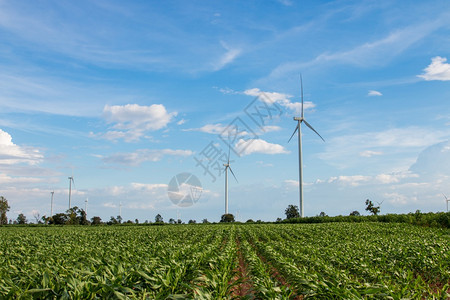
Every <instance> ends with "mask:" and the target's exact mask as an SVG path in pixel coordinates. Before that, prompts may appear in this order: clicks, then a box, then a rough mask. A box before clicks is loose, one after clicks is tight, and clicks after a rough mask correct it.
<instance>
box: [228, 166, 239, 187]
mask: <svg viewBox="0 0 450 300" xmlns="http://www.w3.org/2000/svg"><path fill="white" fill-rule="evenodd" d="M228 168H229V169H230V172H231V174H233V177H234V179H235V180H236V182H237V183H239V181H238V180H237V178H236V175H234V172H233V170H232V169H231V167H228Z"/></svg>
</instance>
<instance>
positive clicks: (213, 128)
mask: <svg viewBox="0 0 450 300" xmlns="http://www.w3.org/2000/svg"><path fill="white" fill-rule="evenodd" d="M226 128H227V126H225V125H223V124H220V123H217V124H206V125H204V126H202V127H200V128H188V129H183V131H199V132H205V133H210V134H220V133H222V132H224V131H225V129H226Z"/></svg>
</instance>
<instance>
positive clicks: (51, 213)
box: [50, 191, 55, 217]
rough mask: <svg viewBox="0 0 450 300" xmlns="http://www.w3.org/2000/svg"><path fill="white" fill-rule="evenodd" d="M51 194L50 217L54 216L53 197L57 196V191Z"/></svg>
mask: <svg viewBox="0 0 450 300" xmlns="http://www.w3.org/2000/svg"><path fill="white" fill-rule="evenodd" d="M50 194H52V201H51V204H50V217H52V216H53V195H54V194H55V191H51V192H50Z"/></svg>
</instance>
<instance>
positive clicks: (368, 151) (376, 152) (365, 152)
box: [359, 150, 383, 157]
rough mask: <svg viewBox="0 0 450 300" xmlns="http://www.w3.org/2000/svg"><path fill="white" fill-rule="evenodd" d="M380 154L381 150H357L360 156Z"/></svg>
mask: <svg viewBox="0 0 450 300" xmlns="http://www.w3.org/2000/svg"><path fill="white" fill-rule="evenodd" d="M382 154H383V152H381V151H372V150H365V151H362V152H359V156H362V157H372V156H374V155H382Z"/></svg>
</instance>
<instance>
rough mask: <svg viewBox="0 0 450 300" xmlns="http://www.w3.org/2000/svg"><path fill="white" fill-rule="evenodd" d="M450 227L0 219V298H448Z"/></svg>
mask: <svg viewBox="0 0 450 300" xmlns="http://www.w3.org/2000/svg"><path fill="white" fill-rule="evenodd" d="M449 282H450V231H449V230H448V229H432V228H424V227H418V226H412V225H408V224H383V223H328V224H252V225H238V224H236V225H222V224H220V225H171V226H98V227H96V226H90V227H76V226H73V227H71V226H66V227H50V226H49V227H44V226H43V227H0V299H3V298H7V299H8V298H14V299H17V298H19V299H31V298H35V299H65V298H67V299H102V298H119V299H182V298H197V299H231V298H237V299H239V298H245V299H252V298H256V299H303V298H308V297H310V298H313V299H314V298H316V299H317V298H319V299H362V298H374V299H433V298H436V299H449V297H450V295H449V292H450V284H449Z"/></svg>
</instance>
